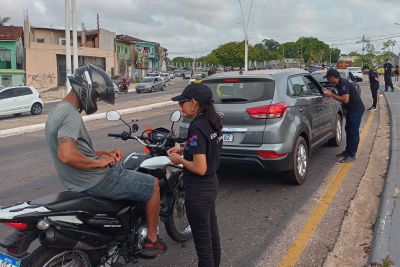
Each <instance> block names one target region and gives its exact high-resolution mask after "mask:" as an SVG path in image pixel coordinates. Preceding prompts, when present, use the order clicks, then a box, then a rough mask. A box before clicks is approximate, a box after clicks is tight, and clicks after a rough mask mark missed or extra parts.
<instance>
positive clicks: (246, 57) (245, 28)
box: [238, 0, 253, 71]
mask: <svg viewBox="0 0 400 267" xmlns="http://www.w3.org/2000/svg"><path fill="white" fill-rule="evenodd" d="M238 1H239V6H240V13H241V15H242V26H243V35H244V70H245V71H247V70H248V62H249V40H248V29H249V20H250V14H251V8H252V7H253V0H251V4H250V9H249V14H248V17H247V24H245V22H244V15H243V8H242V2H240V0H238Z"/></svg>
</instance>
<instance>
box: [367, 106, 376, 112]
mask: <svg viewBox="0 0 400 267" xmlns="http://www.w3.org/2000/svg"><path fill="white" fill-rule="evenodd" d="M368 110H369V111H375V110H376V107H374V106H372V107H370V108H369V109H368Z"/></svg>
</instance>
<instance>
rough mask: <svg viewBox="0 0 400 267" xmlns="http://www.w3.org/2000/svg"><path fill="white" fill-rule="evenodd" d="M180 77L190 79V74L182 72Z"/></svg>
mask: <svg viewBox="0 0 400 267" xmlns="http://www.w3.org/2000/svg"><path fill="white" fill-rule="evenodd" d="M182 77H183V79H190V78H191V77H192V73H191V72H190V71H187V72H184V73H183V75H182Z"/></svg>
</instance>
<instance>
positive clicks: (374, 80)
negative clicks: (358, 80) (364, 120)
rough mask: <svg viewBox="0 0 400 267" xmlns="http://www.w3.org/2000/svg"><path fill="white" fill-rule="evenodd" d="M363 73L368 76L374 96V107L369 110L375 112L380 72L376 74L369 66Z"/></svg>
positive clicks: (364, 68)
mask: <svg viewBox="0 0 400 267" xmlns="http://www.w3.org/2000/svg"><path fill="white" fill-rule="evenodd" d="M362 71H363V73H364V74H368V78H369V86H370V89H371V94H372V106H371V107H370V108H369V109H368V110H369V111H375V110H376V104H377V102H378V90H379V75H378V72H376V70H374V69H371V68H370V67H369V66H368V65H364V67H363V68H362Z"/></svg>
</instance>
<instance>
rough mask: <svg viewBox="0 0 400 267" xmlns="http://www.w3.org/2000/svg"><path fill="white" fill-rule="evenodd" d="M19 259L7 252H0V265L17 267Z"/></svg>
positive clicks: (19, 262)
mask: <svg viewBox="0 0 400 267" xmlns="http://www.w3.org/2000/svg"><path fill="white" fill-rule="evenodd" d="M20 265H21V260H19V259H16V258H14V257H11V256H9V255H7V254H4V253H1V252H0V266H1V267H3V266H4V267H19V266H20Z"/></svg>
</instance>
